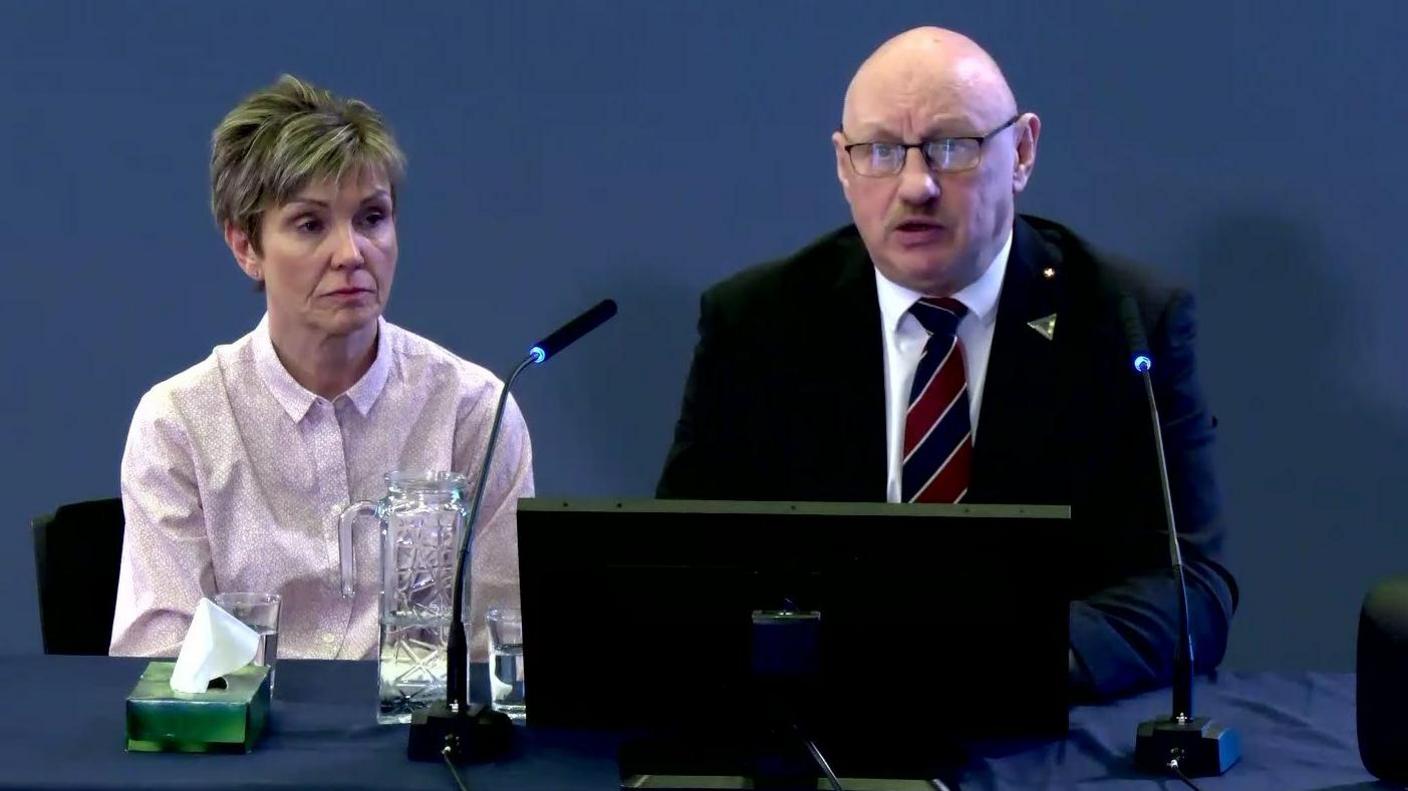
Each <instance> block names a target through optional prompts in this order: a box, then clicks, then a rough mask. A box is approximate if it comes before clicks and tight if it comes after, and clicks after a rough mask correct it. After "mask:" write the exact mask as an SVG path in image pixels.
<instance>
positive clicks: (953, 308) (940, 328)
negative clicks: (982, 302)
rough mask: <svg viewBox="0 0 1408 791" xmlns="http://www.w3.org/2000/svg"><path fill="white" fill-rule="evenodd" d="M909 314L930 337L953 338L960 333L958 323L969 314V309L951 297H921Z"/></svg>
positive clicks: (910, 308)
mask: <svg viewBox="0 0 1408 791" xmlns="http://www.w3.org/2000/svg"><path fill="white" fill-rule="evenodd" d="M909 312H910V314H911V315H913V316H914V318H916V319H918V320H919V323H920V324H922V325H923V326H924V329H926V330H928V331H929V334H930V335H938V336H941V337H950V338H951V337H953V335H954V333H956V332H958V322H959V321H961V320H962V319H963V317H964V316H966V315H967V314H968V308H966V307H964V306H963V303H962V302H959V301H958V300H956V299H953V298H951V297H920V299H919V301H918V302H915V303H914V304H913V305H911V306H910V307H909Z"/></svg>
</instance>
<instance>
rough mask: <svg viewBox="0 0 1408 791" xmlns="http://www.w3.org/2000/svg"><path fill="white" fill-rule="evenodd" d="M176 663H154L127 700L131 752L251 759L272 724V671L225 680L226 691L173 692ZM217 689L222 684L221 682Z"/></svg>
mask: <svg viewBox="0 0 1408 791" xmlns="http://www.w3.org/2000/svg"><path fill="white" fill-rule="evenodd" d="M175 664H176V663H175V662H150V663H148V664H147V669H146V670H145V671H143V672H142V677H141V678H140V679H138V680H137V686H136V687H134V688H133V689H132V694H131V695H128V696H127V749H128V750H129V751H133V752H144V753H156V752H181V753H247V752H249V751H250V750H252V749H254V743H255V742H257V741H259V737H260V735H262V734H263V733H264V723H265V722H267V721H268V719H269V668H267V667H260V666H256V665H246V666H245V667H242V668H240V669H239V670H236V671H235V672H233V673H229V674H227V675H226V676H224V681H225V689H211V690H209V691H208V692H201V693H198V694H194V695H192V694H188V693H185V692H177V691H176V690H174V689H172V688H171V669H172V668H173V667H174V666H175ZM217 683H218V682H217Z"/></svg>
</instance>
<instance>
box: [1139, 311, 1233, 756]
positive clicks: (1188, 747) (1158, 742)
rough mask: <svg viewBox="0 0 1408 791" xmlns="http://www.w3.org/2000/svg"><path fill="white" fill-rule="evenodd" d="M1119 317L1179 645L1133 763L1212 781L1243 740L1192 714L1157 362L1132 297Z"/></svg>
mask: <svg viewBox="0 0 1408 791" xmlns="http://www.w3.org/2000/svg"><path fill="white" fill-rule="evenodd" d="M1120 319H1121V321H1122V322H1123V323H1124V334H1125V339H1126V340H1127V341H1128V343H1129V354H1130V365H1131V366H1132V367H1133V368H1134V371H1135V373H1136V374H1137V375H1138V376H1139V378H1140V379H1142V380H1143V381H1144V397H1145V398H1146V399H1147V401H1148V402H1149V419H1150V421H1151V422H1152V424H1153V429H1154V452H1155V455H1156V456H1157V457H1158V463H1159V483H1160V486H1161V489H1162V493H1163V501H1164V519H1165V521H1166V522H1167V523H1168V556H1169V564H1170V565H1171V567H1172V569H1173V579H1174V584H1175V586H1176V587H1177V591H1176V593H1177V600H1178V644H1177V645H1176V646H1175V647H1174V655H1173V711H1172V713H1171V714H1170V716H1168V717H1162V718H1158V719H1153V720H1147V721H1145V722H1142V723H1140V724H1139V729H1138V731H1137V732H1136V736H1135V742H1134V763H1135V765H1136V766H1138V767H1139V768H1140V769H1143V770H1144V771H1147V772H1157V773H1159V774H1163V773H1165V772H1169V771H1172V772H1174V773H1175V774H1177V775H1179V776H1180V777H1182V776H1188V777H1211V776H1214V775H1220V774H1222V773H1223V772H1226V771H1227V770H1228V769H1230V768H1231V767H1232V765H1233V764H1235V763H1237V760H1238V759H1239V758H1241V757H1242V740H1241V737H1240V736H1239V735H1238V733H1237V732H1236V731H1234V730H1232V729H1230V728H1226V727H1223V726H1222V725H1219V724H1217V723H1215V722H1213V721H1212V720H1210V719H1208V718H1206V717H1194V716H1193V667H1194V665H1193V632H1192V630H1191V629H1189V627H1188V582H1187V580H1186V578H1185V577H1184V574H1183V552H1182V550H1181V549H1180V548H1179V546H1178V527H1177V525H1176V524H1175V521H1174V517H1173V496H1172V495H1171V494H1170V492H1169V485H1168V463H1167V461H1166V460H1165V458H1164V436H1163V429H1162V428H1161V424H1160V423H1159V407H1158V403H1157V402H1156V401H1155V400H1154V384H1153V380H1152V379H1151V378H1150V371H1151V370H1152V369H1153V367H1154V358H1153V357H1152V356H1151V355H1150V353H1149V341H1148V338H1146V337H1145V335H1144V322H1143V320H1142V319H1141V318H1140V314H1139V306H1138V305H1137V304H1135V301H1134V299H1133V298H1132V297H1130V296H1129V295H1125V296H1124V297H1123V298H1122V299H1121V301H1120Z"/></svg>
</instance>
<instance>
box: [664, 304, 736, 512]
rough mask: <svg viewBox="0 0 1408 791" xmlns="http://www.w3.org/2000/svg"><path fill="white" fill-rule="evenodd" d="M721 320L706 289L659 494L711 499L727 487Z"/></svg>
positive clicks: (723, 354) (723, 356)
mask: <svg viewBox="0 0 1408 791" xmlns="http://www.w3.org/2000/svg"><path fill="white" fill-rule="evenodd" d="M719 324H720V321H719V319H718V316H717V310H716V308H715V302H714V299H713V298H712V297H711V296H710V293H709V292H705V294H704V295H703V296H702V297H700V300H699V342H698V343H697V344H696V345H695V347H694V359H693V361H692V362H691V363H690V366H689V378H688V379H687V380H686V381H685V386H684V399H683V401H682V403H681V405H680V416H679V420H678V421H676V423H675V439H674V443H673V444H672V445H671V446H670V452H669V455H668V456H667V457H666V458H665V469H664V471H663V472H662V473H661V474H660V482H659V483H658V484H657V485H656V488H655V496H656V497H659V498H662V499H669V498H698V499H710V498H715V497H719V496H721V494H720V493H721V492H724V491H727V487H726V485H725V484H724V482H723V481H722V480H721V477H722V476H723V475H725V465H724V464H720V458H719V451H718V447H717V446H718V440H719V436H720V432H722V431H724V430H725V428H726V424H725V422H724V421H723V420H722V419H721V417H722V416H721V414H720V413H721V412H722V411H723V409H722V406H721V400H722V397H723V394H722V393H721V392H720V390H719V388H721V387H724V386H726V385H725V384H724V382H725V380H724V378H723V377H722V376H721V369H720V366H721V363H722V361H723V360H724V358H725V356H726V355H725V353H724V351H723V349H722V348H721V347H722V346H723V345H724V344H723V341H722V339H721V337H720V334H721V333H720V330H719Z"/></svg>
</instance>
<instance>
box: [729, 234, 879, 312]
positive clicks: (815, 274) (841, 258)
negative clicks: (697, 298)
mask: <svg viewBox="0 0 1408 791" xmlns="http://www.w3.org/2000/svg"><path fill="white" fill-rule="evenodd" d="M868 261H869V259H868V258H867V257H866V254H865V245H864V244H863V243H862V241H861V238H860V234H859V232H858V231H857V230H856V227H855V226H854V225H846V226H843V227H841V228H837V229H835V230H833V231H830V232H828V233H826V234H824V235H823V236H821V237H819V238H817V239H815V240H813V241H811V242H809V243H808V244H807V245H806V246H805V247H803V248H801V249H800V250H797V251H796V252H794V253H791V254H789V255H787V256H784V257H782V258H776V259H773V260H770V261H764V262H762V263H759V264H755V265H753V266H750V267H748V268H746V269H743V270H741V271H739V272H736V273H734V274H732V275H730V276H729V277H727V278H725V279H723V280H722V281H720V282H718V283H716V284H714V285H713V286H712V287H710V288H709V289H708V290H707V291H706V292H705V300H706V301H708V302H710V303H712V304H714V305H715V306H716V307H717V308H719V309H723V310H726V311H730V312H732V311H744V312H751V311H754V310H759V309H763V310H768V309H775V308H777V307H779V306H781V305H784V304H785V305H796V304H798V302H799V300H803V299H805V298H806V297H807V296H808V295H809V294H813V293H817V292H821V291H825V290H827V289H829V288H832V287H834V286H835V285H836V284H837V283H838V282H841V281H842V280H843V279H844V278H846V277H848V276H854V275H855V274H856V273H857V271H858V270H860V269H862V268H864V267H866V266H867V265H868Z"/></svg>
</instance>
